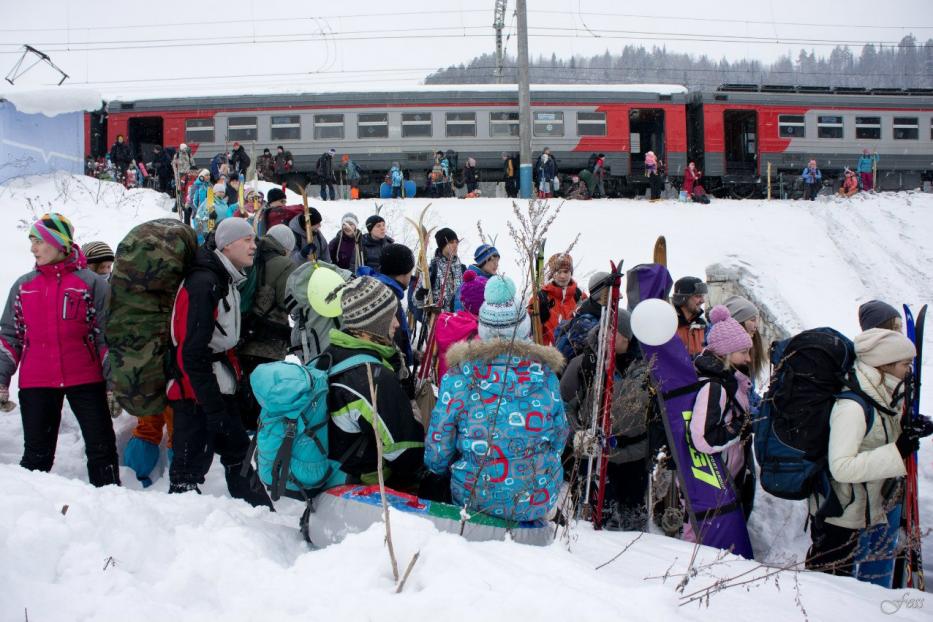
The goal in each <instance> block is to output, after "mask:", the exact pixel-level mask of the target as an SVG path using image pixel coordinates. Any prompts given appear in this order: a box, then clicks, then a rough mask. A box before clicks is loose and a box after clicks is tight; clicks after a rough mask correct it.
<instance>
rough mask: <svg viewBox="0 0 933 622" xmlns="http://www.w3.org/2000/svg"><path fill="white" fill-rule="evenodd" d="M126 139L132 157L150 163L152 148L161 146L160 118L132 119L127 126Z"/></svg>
mask: <svg viewBox="0 0 933 622" xmlns="http://www.w3.org/2000/svg"><path fill="white" fill-rule="evenodd" d="M127 134H128V137H127V139H128V140H129V143H130V148H131V149H133V150H134V153H133V155H134V156H137V157H139V156H141V157H142V159H143V162H151V161H152V148H153V147H154V146H156V145H159V146H162V117H132V118H131V119H130V120H129V122H128V124H127Z"/></svg>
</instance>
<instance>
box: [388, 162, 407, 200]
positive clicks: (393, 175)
mask: <svg viewBox="0 0 933 622" xmlns="http://www.w3.org/2000/svg"><path fill="white" fill-rule="evenodd" d="M389 178H390V179H391V181H392V198H393V199H402V198H404V196H403V195H404V194H405V193H404V191H403V189H402V188H403V185H404V183H405V177H404V176H403V175H402V168H401V167H400V166H399V164H398V162H393V163H392V168H391V169H390V170H389Z"/></svg>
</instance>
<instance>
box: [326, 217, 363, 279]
mask: <svg viewBox="0 0 933 622" xmlns="http://www.w3.org/2000/svg"><path fill="white" fill-rule="evenodd" d="M359 222H360V221H359V219H358V218H357V217H356V214H354V213H352V212H347V213H346V214H344V215H343V217H342V218H341V219H340V231H338V232H337V235H335V236H334V239H333V240H331V241H330V244H328V247H327V248H328V251H329V252H330V258H331V260H332V261H333V262H334V263H335V264H336V265H337V267H339V268H343V269H344V270H349V271H350V272H356V268H357V266H360V265H362V264H363V262H362V255H361V252H362V251H361V244H362V240H361V237H362V236H361V235H360V230H359V228H358V227H359Z"/></svg>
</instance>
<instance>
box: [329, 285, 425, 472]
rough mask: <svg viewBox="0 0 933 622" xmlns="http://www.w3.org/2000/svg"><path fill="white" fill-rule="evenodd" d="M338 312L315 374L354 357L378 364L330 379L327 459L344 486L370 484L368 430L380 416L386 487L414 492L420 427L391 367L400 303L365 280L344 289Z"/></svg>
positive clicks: (372, 461) (372, 447)
mask: <svg viewBox="0 0 933 622" xmlns="http://www.w3.org/2000/svg"><path fill="white" fill-rule="evenodd" d="M340 306H341V309H342V310H343V314H342V316H341V329H340V330H336V329H334V330H331V332H330V345H329V346H328V347H327V349H326V350H325V351H324V354H323V355H322V356H321V357H320V358H319V359H318V363H317V365H318V367H319V368H320V369H327V368H329V367H332V366H334V365H337V364H339V363H341V362H343V361H345V360H347V359H348V358H350V357H351V356H354V355H357V354H366V355H370V356H372V357H373V358H374V359H376V360H377V361H378V363H366V364H364V365H360V366H357V367H351V368H350V369H348V370H347V371H344V372H342V373H339V374H335V375H334V376H333V377H332V378H331V385H330V387H331V388H330V392H329V393H328V395H327V410H328V411H329V412H330V420H329V423H328V426H327V435H328V442H329V448H328V453H329V456H330V458H331V459H333V460H337V461H338V462H340V463H341V467H340V468H341V470H342V471H343V472H344V473H346V474H347V475H348V476H349V482H348V483H354V482H363V483H367V484H372V483H375V482H376V481H377V479H376V470H377V462H376V461H377V453H376V442H375V438H374V432H373V427H374V426H373V422H374V421H376V415H377V414H378V417H379V419H378V421H379V425H377V426H375V427H376V429H377V430H378V433H379V436H380V438H381V440H382V455H383V460H384V461H385V462H386V464H385V472H386V484H387V485H389V486H392V487H393V488H396V489H409V490H411V489H415V490H416V489H417V479H418V476H419V474H420V472H421V471H422V466H423V464H424V427H423V426H422V425H421V422H420V421H418V420H417V419H416V418H415V415H414V413H413V412H412V408H411V402H410V401H409V399H408V396H407V395H406V394H405V392H404V390H403V389H402V386H401V384H400V383H399V380H398V377H397V376H396V373H395V371H394V369H393V367H392V365H391V363H390V361H391V359H392V358H393V356H395V355H396V353H397V349H396V347H395V344H394V342H393V338H394V335H395V332H396V330H398V319H397V316H396V311H397V309H398V301H397V299H396V297H395V296H394V295H393V294H392V292H391V291H390V290H389V288H388V287H386V286H385V285H384V284H383V283H380V282H379V281H377V280H376V279H374V278H372V277H369V276H362V277H359V278H357V279H353V280H351V281H350V282H349V283H347V284H346V285H345V286H343V289H342V290H341V298H340ZM360 396H362V397H360Z"/></svg>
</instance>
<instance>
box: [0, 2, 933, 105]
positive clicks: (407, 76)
mask: <svg viewBox="0 0 933 622" xmlns="http://www.w3.org/2000/svg"><path fill="white" fill-rule="evenodd" d="M528 4H529V26H530V28H529V30H530V35H531V36H530V41H529V45H530V49H531V54H532V56H533V57H534V56H538V55H545V56H550V55H551V53H552V52H554V53H556V54H557V55H558V56H559V57H567V56H570V55H572V54H581V55H585V56H589V55H593V54H599V53H602V52H604V51H606V50H607V49H608V50H610V51H618V50H621V48H622V47H623V46H625V45H627V44H644V45H646V46H649V47H650V46H652V45H658V46H660V45H666V46H667V47H668V49H672V50H677V51H685V52H689V53H692V54H696V55H699V54H707V55H709V56H711V57H713V58H716V59H718V58H721V57H727V58H730V59H736V58H741V57H748V58H757V59H761V60H764V61H773V60H774V59H776V58H778V57H779V56H780V55H781V54H783V53H786V52H788V51H790V52H792V53H793V54H794V55H796V53H797V52H798V51H799V50H800V48H806V49H813V50H815V51H816V52H817V53H818V54H820V53H824V54H828V53H829V51H830V50H831V49H832V46H833V45H835V44H836V43H837V42H846V43H849V44H850V45H851V46H852V47H853V49H854V50H855V51H856V52H858V50H860V49H861V47H862V45H864V44H865V43H866V42H869V41H871V42H876V43H896V42H897V41H899V40H900V39H901V38H902V37H903V36H904V35H906V34H908V33H913V34H914V36H915V37H917V39H918V40H919V41H920V42H923V41H925V40H926V39H927V38H930V37H933V10H931V9H933V1H931V0H888V1H887V2H883V3H879V2H877V0H846V1H845V2H842V1H840V0H806V1H805V2H799V1H798V2H794V1H778V0H717V1H715V2H700V1H688V0H658V1H655V2H645V1H644V0H641V1H639V2H631V1H624V0H615V1H613V0H528ZM494 5H495V2H494V0H470V1H464V0H444V1H442V2H437V1H435V2H425V1H424V0H418V1H413V0H392V1H391V2H386V1H385V0H355V1H353V2H346V1H344V2H327V3H325V2H310V1H305V2H298V1H295V0H226V1H224V2H213V3H210V4H206V3H199V2H192V1H191V0H156V1H154V2H153V1H149V0H141V1H136V0H124V1H122V2H113V1H112V0H107V1H103V0H93V1H90V0H27V1H26V2H22V1H21V0H0V10H2V15H3V16H4V19H3V21H2V23H0V73H2V74H4V75H5V74H6V72H8V71H9V70H10V68H12V67H13V65H14V64H15V63H16V61H17V60H18V58H19V54H20V50H21V46H22V44H24V43H29V44H31V45H33V46H35V47H37V48H38V49H40V50H42V51H44V52H46V53H48V54H49V55H50V56H51V58H52V60H53V61H54V62H55V63H56V64H57V65H59V66H60V67H61V68H62V69H63V70H64V71H65V72H67V73H68V74H69V75H70V76H71V78H70V79H69V80H68V81H67V82H66V84H69V85H72V86H75V87H77V86H85V87H90V88H94V89H97V90H99V91H101V92H102V93H104V95H105V96H107V97H108V98H114V97H119V96H122V97H124V98H132V97H140V96H143V95H152V94H155V93H158V94H160V95H172V94H184V93H187V92H192V91H194V90H197V91H205V90H206V91H210V90H212V89H216V90H217V91H222V90H228V89H229V88H231V87H234V88H237V89H238V90H240V89H241V90H243V91H246V92H248V91H249V90H250V89H251V88H253V87H255V88H256V89H257V90H268V89H269V88H275V87H277V86H280V85H281V86H285V85H288V86H290V87H292V88H294V87H296V86H307V87H314V88H315V90H319V89H321V88H339V87H340V86H341V85H355V86H370V87H377V88H378V87H380V86H382V85H384V86H385V87H386V88H392V87H393V86H397V85H401V84H409V85H410V84H416V83H418V82H419V81H420V80H422V79H423V78H424V76H425V75H426V74H427V73H429V72H430V71H431V70H433V69H436V68H440V67H444V66H447V65H450V64H455V63H460V62H466V61H468V60H470V59H471V58H473V57H474V56H476V55H478V54H480V53H482V52H489V53H492V52H494V50H495V44H494V36H493V29H492V21H493V7H494ZM841 7H844V10H840V9H841ZM514 8H515V2H514V0H510V1H509V6H508V13H507V19H506V26H507V33H514V32H515V19H514V16H513V15H514ZM507 45H508V48H507V51H508V53H509V54H511V55H514V54H515V52H516V50H517V42H516V40H515V37H514V36H513V37H512V38H511V39H510V40H509V41H508V44H507ZM490 71H492V70H490ZM57 79H58V78H57V75H56V74H55V73H54V72H53V71H51V70H50V69H49V68H48V67H46V66H44V65H39V66H36V67H35V68H34V69H33V70H32V71H30V72H29V73H28V74H26V75H24V76H23V77H22V78H20V79H19V80H18V81H17V83H16V87H15V88H27V87H34V86H38V85H44V84H54V83H55V82H57ZM3 85H4V87H6V88H9V85H8V84H7V83H6V82H4V83H3ZM0 90H3V89H0Z"/></svg>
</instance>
